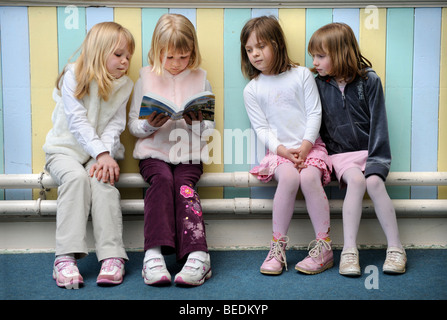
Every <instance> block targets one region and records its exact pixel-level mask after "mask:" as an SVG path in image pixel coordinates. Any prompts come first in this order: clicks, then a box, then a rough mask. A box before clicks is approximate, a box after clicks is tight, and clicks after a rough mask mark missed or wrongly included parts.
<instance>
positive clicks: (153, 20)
mask: <svg viewBox="0 0 447 320" xmlns="http://www.w3.org/2000/svg"><path fill="white" fill-rule="evenodd" d="M165 13H168V9H163V8H160V9H159V8H143V9H142V10H141V24H142V26H141V37H142V39H141V42H142V45H141V50H143V53H142V59H143V61H142V65H143V67H146V66H147V65H148V61H147V55H148V53H149V50H150V48H151V41H152V34H153V33H154V29H155V25H156V24H157V21H158V19H160V17H161V16H162V15H164V14H165ZM136 40H137V39H136Z"/></svg>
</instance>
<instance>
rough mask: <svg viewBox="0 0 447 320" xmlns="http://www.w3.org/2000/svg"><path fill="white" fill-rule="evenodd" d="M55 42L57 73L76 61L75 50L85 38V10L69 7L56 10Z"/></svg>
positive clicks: (76, 54)
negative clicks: (57, 58)
mask: <svg viewBox="0 0 447 320" xmlns="http://www.w3.org/2000/svg"><path fill="white" fill-rule="evenodd" d="M57 28H58V32H57V41H58V47H59V52H58V53H59V72H61V71H62V70H63V68H64V67H65V65H66V64H67V63H68V62H69V59H70V62H74V61H76V59H77V57H78V56H79V52H77V50H78V49H79V47H80V46H81V44H82V41H84V38H85V34H86V32H85V8H82V7H76V6H69V7H58V8H57Z"/></svg>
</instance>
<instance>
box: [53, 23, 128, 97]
mask: <svg viewBox="0 0 447 320" xmlns="http://www.w3.org/2000/svg"><path fill="white" fill-rule="evenodd" d="M122 39H124V40H125V41H126V43H127V45H128V50H129V53H130V54H131V55H133V53H134V51H135V40H134V38H133V36H132V34H131V33H130V31H129V30H127V29H126V28H124V27H123V26H121V25H120V24H118V23H116V22H102V23H98V24H96V25H94V26H93V27H92V28H91V29H90V31H89V32H88V33H87V36H86V37H85V39H84V42H83V43H82V45H81V47H80V48H79V49H78V51H80V54H79V57H78V58H77V59H76V61H75V77H76V82H77V86H76V90H75V97H76V98H77V99H82V98H83V97H84V96H85V95H88V94H89V88H90V82H91V81H92V80H95V81H96V82H97V84H98V95H99V96H100V97H101V98H102V99H104V100H106V101H107V99H108V96H109V94H110V93H111V91H112V88H113V84H112V83H113V81H114V80H115V78H114V77H113V76H112V75H111V74H110V73H109V72H108V71H107V66H106V64H107V59H108V57H109V56H110V55H111V54H113V52H114V51H115V50H116V48H117V47H118V45H119V44H120V42H121V40H122ZM65 71H66V67H65V68H64V70H63V71H62V72H61V74H59V76H58V78H57V80H56V87H57V88H58V89H59V88H60V87H61V85H62V83H61V80H62V81H63V75H64V74H65ZM128 71H129V69H127V71H126V74H127V72H128Z"/></svg>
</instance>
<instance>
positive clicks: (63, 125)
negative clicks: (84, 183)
mask: <svg viewBox="0 0 447 320" xmlns="http://www.w3.org/2000/svg"><path fill="white" fill-rule="evenodd" d="M75 87H76V80H75V75H74V64H70V65H68V66H67V71H66V73H65V75H64V79H63V84H62V88H61V91H59V90H57V89H54V91H53V98H54V100H55V101H56V107H55V109H54V111H53V115H52V121H53V128H52V129H51V130H50V131H49V132H48V134H47V137H46V142H45V144H44V146H43V150H44V151H45V153H47V154H53V153H62V154H66V155H69V156H72V157H73V158H74V159H76V160H77V161H79V162H80V163H82V164H83V163H85V162H87V161H88V160H89V159H90V157H93V158H96V157H97V155H99V154H100V153H102V152H105V151H108V152H109V153H110V155H111V156H112V157H114V158H115V159H123V158H124V146H123V145H122V144H121V142H120V135H121V133H122V132H123V131H124V129H125V126H126V105H127V101H128V100H129V96H130V94H131V92H132V87H133V82H132V80H130V78H129V77H127V76H122V77H121V78H119V79H117V80H115V81H114V87H113V90H112V93H111V94H110V95H109V99H108V100H107V101H104V100H103V99H101V98H100V97H99V96H98V85H97V83H96V82H95V81H92V83H91V84H90V93H89V94H88V95H85V96H84V97H83V98H82V99H80V100H79V99H76V98H75V97H74V96H73V92H74V90H75Z"/></svg>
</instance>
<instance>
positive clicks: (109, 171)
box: [89, 152, 120, 186]
mask: <svg viewBox="0 0 447 320" xmlns="http://www.w3.org/2000/svg"><path fill="white" fill-rule="evenodd" d="M89 173H90V177H93V176H95V177H96V178H97V179H98V181H99V180H101V179H102V182H104V183H107V182H109V183H110V184H111V185H112V186H113V185H115V182H117V181H118V180H119V177H120V167H119V165H118V163H117V162H116V161H115V159H113V158H112V157H111V156H110V154H109V153H108V152H103V153H101V154H99V155H98V156H97V157H96V163H94V164H93V165H92V166H91V168H90V171H89Z"/></svg>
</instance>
